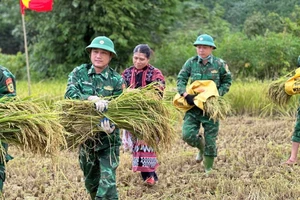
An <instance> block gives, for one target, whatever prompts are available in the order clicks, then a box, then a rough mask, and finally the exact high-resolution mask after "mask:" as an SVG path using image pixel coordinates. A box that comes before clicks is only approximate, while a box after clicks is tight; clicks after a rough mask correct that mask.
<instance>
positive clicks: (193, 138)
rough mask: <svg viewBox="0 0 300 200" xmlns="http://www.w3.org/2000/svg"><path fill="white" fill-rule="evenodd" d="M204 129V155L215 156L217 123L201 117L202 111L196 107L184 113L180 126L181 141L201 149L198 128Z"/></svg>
mask: <svg viewBox="0 0 300 200" xmlns="http://www.w3.org/2000/svg"><path fill="white" fill-rule="evenodd" d="M201 125H202V126H203V129H204V139H205V147H204V155H205V156H212V157H216V156H217V146H216V139H217V136H218V132H219V122H218V121H217V122H214V121H213V120H210V119H209V117H208V116H207V115H203V111H202V110H201V109H199V108H198V107H196V106H195V107H193V108H192V109H191V110H189V111H188V112H186V114H185V116H184V121H183V125H182V139H183V140H184V141H185V142H186V143H188V144H189V145H190V146H192V147H196V148H198V149H199V150H200V149H201V146H200V145H201V143H200V139H199V130H200V126H201Z"/></svg>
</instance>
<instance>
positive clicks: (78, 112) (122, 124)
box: [57, 87, 176, 151]
mask: <svg viewBox="0 0 300 200" xmlns="http://www.w3.org/2000/svg"><path fill="white" fill-rule="evenodd" d="M57 108H58V109H59V110H60V113H61V116H60V119H61V124H62V125H63V126H64V127H65V129H66V131H67V132H69V135H68V137H67V142H68V144H69V145H71V146H72V147H76V146H78V145H80V144H82V143H83V142H84V141H85V140H87V139H92V138H93V137H94V136H95V134H97V133H98V132H99V131H101V128H100V127H99V121H100V119H102V118H103V117H106V118H109V119H110V120H111V122H112V123H114V124H115V125H116V126H117V127H118V128H120V129H126V130H128V131H129V132H131V133H132V135H133V136H135V137H137V138H139V139H141V140H144V141H145V142H146V143H147V144H148V145H149V146H151V147H152V148H154V149H155V150H156V151H159V149H165V148H169V147H170V145H171V143H172V141H173V140H174V139H175V137H176V134H175V130H174V128H173V124H174V118H175V116H174V115H172V112H171V109H170V108H169V107H168V106H167V105H166V104H165V103H164V101H162V100H159V99H158V97H157V95H156V94H155V91H153V89H151V88H150V89H149V87H146V88H144V89H140V90H130V91H129V90H127V91H124V92H123V93H122V94H121V95H120V96H119V97H117V98H115V99H113V100H111V101H110V103H109V107H108V110H107V111H106V112H104V113H100V112H97V111H96V110H95V108H94V104H93V102H90V101H80V100H63V101H60V102H58V103H57Z"/></svg>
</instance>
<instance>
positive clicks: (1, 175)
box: [0, 66, 16, 193]
mask: <svg viewBox="0 0 300 200" xmlns="http://www.w3.org/2000/svg"><path fill="white" fill-rule="evenodd" d="M14 96H16V82H15V76H14V75H13V74H12V73H11V72H10V71H9V70H8V69H7V68H5V67H2V66H0V98H2V97H14ZM1 145H2V148H1V152H3V150H4V151H5V152H4V158H5V161H4V160H3V159H1V160H0V192H1V193H2V190H3V184H4V181H5V162H8V161H9V160H12V159H13V157H12V156H10V155H9V154H8V153H7V150H8V144H7V143H4V142H1Z"/></svg>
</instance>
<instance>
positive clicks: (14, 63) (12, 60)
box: [0, 52, 26, 80]
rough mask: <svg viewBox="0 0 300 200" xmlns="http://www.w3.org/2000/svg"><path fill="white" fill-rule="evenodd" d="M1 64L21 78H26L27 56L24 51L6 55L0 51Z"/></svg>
mask: <svg viewBox="0 0 300 200" xmlns="http://www.w3.org/2000/svg"><path fill="white" fill-rule="evenodd" d="M0 65H2V66H3V67H6V68H7V69H9V70H10V71H11V72H12V73H13V74H14V75H15V77H16V79H18V80H21V79H24V78H26V63H25V56H24V54H22V53H20V52H19V53H17V54H16V55H6V54H1V53H0Z"/></svg>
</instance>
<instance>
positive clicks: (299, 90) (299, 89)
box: [284, 68, 300, 95]
mask: <svg viewBox="0 0 300 200" xmlns="http://www.w3.org/2000/svg"><path fill="white" fill-rule="evenodd" d="M284 89H285V92H286V93H287V94H288V95H295V94H300V68H298V69H296V70H295V75H294V76H293V77H291V78H289V79H288V80H287V81H286V82H285V85H284Z"/></svg>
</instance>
